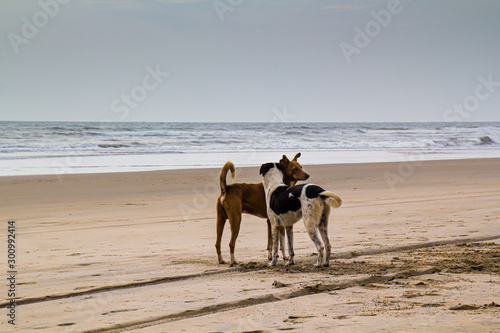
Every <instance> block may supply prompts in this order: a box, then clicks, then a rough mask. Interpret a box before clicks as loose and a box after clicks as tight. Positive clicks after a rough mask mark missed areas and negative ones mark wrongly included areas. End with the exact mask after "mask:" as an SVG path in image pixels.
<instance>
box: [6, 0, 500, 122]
mask: <svg viewBox="0 0 500 333" xmlns="http://www.w3.org/2000/svg"><path fill="white" fill-rule="evenodd" d="M499 33H500V1H497V0H475V1H472V0H471V1H462V0H432V1H431V0H425V1H424V0H420V1H417V0H413V1H410V0H401V1H396V0H390V1H387V0H382V1H380V0H366V1H363V0H351V1H346V0H323V1H319V0H318V1H315V0H262V1H259V0H108V1H101V0H71V1H70V0H37V1H31V0H22V1H19V0H2V1H1V2H0V120H68V121H104V120H112V121H264V122H267V121H306V122H307V121H334V122H335V121H444V120H448V121H500V38H499Z"/></svg>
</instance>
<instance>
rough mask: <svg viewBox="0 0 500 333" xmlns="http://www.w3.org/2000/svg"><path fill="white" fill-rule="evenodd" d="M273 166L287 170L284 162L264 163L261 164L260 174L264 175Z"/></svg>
mask: <svg viewBox="0 0 500 333" xmlns="http://www.w3.org/2000/svg"><path fill="white" fill-rule="evenodd" d="M272 168H278V170H281V171H283V172H284V171H285V170H286V168H285V166H284V165H283V164H281V163H266V164H262V165H261V167H260V175H261V176H264V175H265V174H266V173H268V172H269V170H271V169H272Z"/></svg>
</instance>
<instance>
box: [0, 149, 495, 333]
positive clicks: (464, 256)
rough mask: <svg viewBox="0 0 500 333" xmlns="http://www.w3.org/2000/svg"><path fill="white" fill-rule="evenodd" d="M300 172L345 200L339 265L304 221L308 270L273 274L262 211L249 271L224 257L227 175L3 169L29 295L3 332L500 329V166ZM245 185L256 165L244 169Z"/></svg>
mask: <svg viewBox="0 0 500 333" xmlns="http://www.w3.org/2000/svg"><path fill="white" fill-rule="evenodd" d="M304 170H305V171H307V172H308V173H309V174H311V178H310V182H313V183H317V184H319V185H321V186H322V187H324V188H325V189H328V190H331V191H332V192H334V193H336V194H338V195H339V196H341V197H342V199H343V205H342V207H340V208H338V209H334V210H332V214H331V216H330V227H329V234H330V240H331V242H332V252H333V259H332V261H331V267H329V268H321V269H314V268H312V267H311V266H312V263H313V262H314V260H315V249H314V246H313V243H312V241H311V240H310V239H309V237H308V235H307V233H306V232H305V228H304V227H303V225H302V222H299V223H297V224H296V227H295V251H296V262H297V264H296V265H295V266H292V267H285V266H284V262H283V261H282V260H280V261H279V263H278V267H276V268H267V266H266V264H267V251H266V242H267V238H266V237H267V228H266V223H265V220H263V219H260V218H257V217H254V216H249V215H244V217H243V222H242V228H241V231H240V236H239V238H238V241H237V244H236V259H237V260H238V261H239V262H240V264H239V265H236V266H234V267H230V266H229V265H219V264H218V263H217V260H216V253H215V248H214V243H215V201H216V199H217V196H218V195H219V191H220V190H219V185H218V178H219V173H220V170H219V169H196V170H169V171H153V172H135V173H109V174H81V175H63V176H62V177H56V176H16V177H0V198H1V199H2V206H1V212H2V214H1V215H2V218H3V219H4V222H3V223H4V227H3V228H1V229H0V237H1V238H2V239H5V240H6V239H7V221H9V220H15V221H16V255H17V259H16V269H17V272H18V274H17V279H16V283H17V286H16V296H17V297H19V298H18V299H17V306H16V326H15V327H12V326H11V325H9V324H7V323H6V320H5V318H6V313H7V311H8V309H7V308H6V304H7V298H8V297H7V290H6V288H5V285H4V286H3V287H2V292H1V294H0V303H1V306H2V309H0V312H2V313H3V314H2V331H4V329H5V330H7V331H15V329H17V330H22V331H36V332H85V331H87V332H108V331H117V332H121V331H124V332H125V331H138V332H182V331H185V332H193V331H199V332H231V331H238V332H244V331H263V332H273V331H282V330H292V331H293V330H295V331H297V332H304V331H313V330H318V331H331V332H352V331H357V332H374V331H393V332H400V331H417V332H418V331H422V332H424V331H425V332H429V331H436V332H455V331H457V330H462V331H481V332H494V331H498V330H500V319H498V318H500V308H499V307H498V304H500V241H499V239H500V223H499V222H500V205H499V202H500V160H499V159H470V160H449V161H447V160H444V161H426V162H413V163H410V162H401V163H363V164H337V165H315V166H304ZM236 181H241V182H259V181H260V176H259V175H258V168H255V167H250V168H238V166H236ZM229 236H230V230H229V226H226V230H225V232H224V238H223V255H224V257H225V259H228V258H229V249H228V246H227V244H228V242H229ZM3 243H4V244H6V242H5V241H4V242H3ZM4 251H5V253H6V251H7V249H6V246H5V245H4ZM4 257H6V255H5V256H4ZM0 263H1V270H2V272H5V273H4V274H6V272H7V270H8V267H7V263H6V260H2V261H0Z"/></svg>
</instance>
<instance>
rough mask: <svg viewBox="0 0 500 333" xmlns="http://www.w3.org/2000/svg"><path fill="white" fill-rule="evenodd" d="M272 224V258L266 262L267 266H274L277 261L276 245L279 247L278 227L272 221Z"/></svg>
mask: <svg viewBox="0 0 500 333" xmlns="http://www.w3.org/2000/svg"><path fill="white" fill-rule="evenodd" d="M271 224H272V233H273V259H272V260H271V262H270V263H269V264H268V265H269V266H276V264H277V263H278V247H279V236H280V227H279V225H278V224H277V223H276V222H275V221H273V222H271Z"/></svg>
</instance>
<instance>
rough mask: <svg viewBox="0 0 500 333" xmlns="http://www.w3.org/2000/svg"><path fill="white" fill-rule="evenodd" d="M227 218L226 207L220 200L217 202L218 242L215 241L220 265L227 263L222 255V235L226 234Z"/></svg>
mask: <svg viewBox="0 0 500 333" xmlns="http://www.w3.org/2000/svg"><path fill="white" fill-rule="evenodd" d="M226 221H227V216H226V211H225V210H224V207H223V206H222V204H221V203H220V199H219V200H217V240H216V241H215V250H216V251H217V260H219V264H225V263H226V262H225V261H224V259H222V253H221V248H220V245H221V241H222V233H223V232H224V225H225V224H226Z"/></svg>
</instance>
